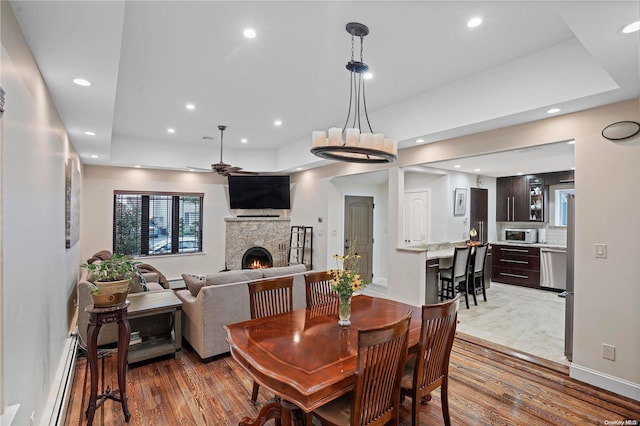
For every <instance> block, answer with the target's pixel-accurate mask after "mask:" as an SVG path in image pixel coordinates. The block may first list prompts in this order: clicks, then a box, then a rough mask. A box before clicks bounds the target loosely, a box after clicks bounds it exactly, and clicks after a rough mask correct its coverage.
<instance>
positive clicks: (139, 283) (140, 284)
mask: <svg viewBox="0 0 640 426" xmlns="http://www.w3.org/2000/svg"><path fill="white" fill-rule="evenodd" d="M143 291H149V287H147V280H146V279H145V277H144V275H142V274H141V273H138V280H133V284H132V285H131V290H129V293H140V292H143Z"/></svg>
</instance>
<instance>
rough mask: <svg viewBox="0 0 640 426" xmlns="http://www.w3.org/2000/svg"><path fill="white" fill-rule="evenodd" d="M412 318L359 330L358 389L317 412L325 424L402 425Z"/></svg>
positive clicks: (356, 386) (408, 316) (315, 412)
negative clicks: (402, 389) (402, 390)
mask: <svg viewBox="0 0 640 426" xmlns="http://www.w3.org/2000/svg"><path fill="white" fill-rule="evenodd" d="M410 321H411V312H408V313H407V314H406V315H405V316H403V318H401V319H400V320H398V321H396V322H393V323H391V324H387V325H383V326H380V327H375V328H371V329H365V330H361V329H359V330H358V357H357V360H356V383H355V387H354V390H353V391H352V392H350V393H348V394H346V395H343V396H341V397H339V398H338V399H335V400H333V401H331V402H328V403H327V404H325V405H323V406H321V407H319V408H318V409H316V410H315V411H314V412H313V415H314V416H316V417H317V418H318V419H320V421H321V423H322V424H323V425H372V426H373V425H384V424H387V423H388V422H392V424H394V425H397V424H398V421H399V413H400V379H401V378H402V372H403V369H404V364H405V361H406V357H407V341H408V335H409V333H408V331H409V323H410Z"/></svg>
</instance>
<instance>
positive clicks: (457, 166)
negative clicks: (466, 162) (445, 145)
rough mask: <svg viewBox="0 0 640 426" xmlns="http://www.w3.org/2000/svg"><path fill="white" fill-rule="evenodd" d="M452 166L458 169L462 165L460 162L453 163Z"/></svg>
mask: <svg viewBox="0 0 640 426" xmlns="http://www.w3.org/2000/svg"><path fill="white" fill-rule="evenodd" d="M453 167H455V168H456V169H459V168H460V167H462V164H455V165H454V166H453Z"/></svg>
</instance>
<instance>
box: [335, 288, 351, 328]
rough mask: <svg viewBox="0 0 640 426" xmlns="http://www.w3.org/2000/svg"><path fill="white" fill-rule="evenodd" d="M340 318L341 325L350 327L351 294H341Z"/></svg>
mask: <svg viewBox="0 0 640 426" xmlns="http://www.w3.org/2000/svg"><path fill="white" fill-rule="evenodd" d="M339 314H340V320H339V321H338V325H339V326H341V327H348V326H350V325H351V320H350V318H351V295H348V296H346V295H345V296H340V310H339Z"/></svg>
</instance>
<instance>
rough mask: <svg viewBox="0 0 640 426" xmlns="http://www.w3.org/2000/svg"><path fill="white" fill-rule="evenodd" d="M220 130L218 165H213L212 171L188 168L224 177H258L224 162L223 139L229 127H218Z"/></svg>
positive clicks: (221, 125) (254, 173)
mask: <svg viewBox="0 0 640 426" xmlns="http://www.w3.org/2000/svg"><path fill="white" fill-rule="evenodd" d="M218 129H219V130H220V161H219V162H217V163H213V164H212V165H211V170H208V169H202V168H199V167H191V166H187V167H189V168H190V169H196V170H207V171H213V172H216V173H217V174H219V175H222V176H230V175H257V174H258V173H257V172H249V171H243V170H242V167H236V166H232V165H230V164H227V163H225V162H223V161H222V147H223V146H222V143H223V137H224V131H225V130H227V126H225V125H223V124H220V125H218Z"/></svg>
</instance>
